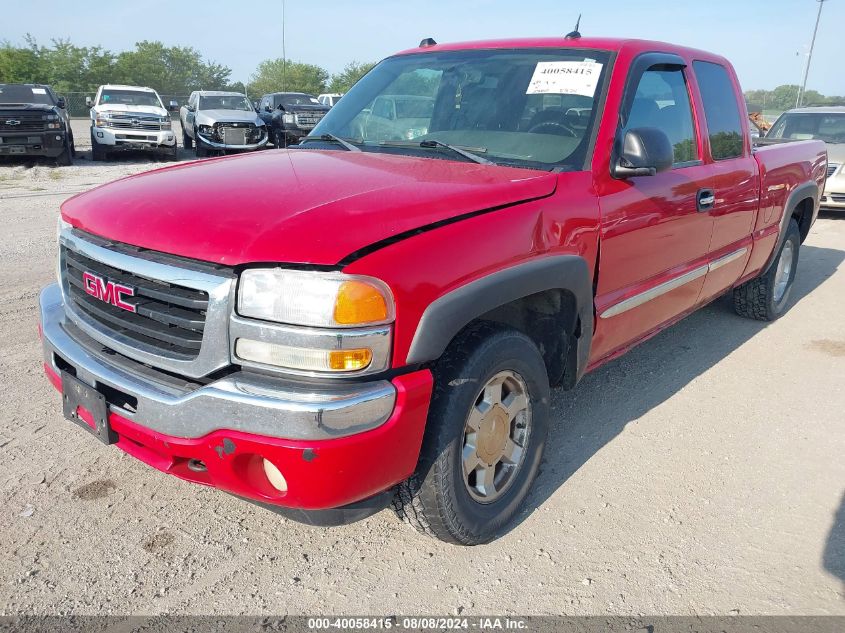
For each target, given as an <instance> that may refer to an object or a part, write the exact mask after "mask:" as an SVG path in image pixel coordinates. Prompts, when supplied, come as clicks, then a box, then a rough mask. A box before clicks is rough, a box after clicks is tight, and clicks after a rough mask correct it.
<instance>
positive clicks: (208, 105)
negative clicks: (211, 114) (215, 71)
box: [199, 95, 254, 112]
mask: <svg viewBox="0 0 845 633" xmlns="http://www.w3.org/2000/svg"><path fill="white" fill-rule="evenodd" d="M199 109H200V110H243V111H245V112H252V111H253V110H254V108H253V107H252V104H251V103H250V102H249V101H247V100H246V97H245V96H243V95H208V96H206V95H200V103H199Z"/></svg>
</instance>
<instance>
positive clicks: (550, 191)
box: [40, 37, 827, 544]
mask: <svg viewBox="0 0 845 633" xmlns="http://www.w3.org/2000/svg"><path fill="white" fill-rule="evenodd" d="M826 162H827V157H826V153H825V148H824V145H823V143H821V142H816V141H806V142H803V141H802V142H795V143H786V144H778V145H772V146H767V147H761V148H757V149H755V148H753V147H752V144H751V141H750V138H749V130H748V120H747V116H746V112H745V107H744V103H743V98H742V94H741V92H740V88H739V85H738V83H737V79H736V76H735V74H734V71H733V69H732V67H731V65H730V64H729V63H728V62H727V61H726V60H725V59H723V58H722V57H719V56H716V55H712V54H709V53H705V52H701V51H696V50H690V49H686V48H681V47H678V46H673V45H668V44H662V43H657V42H645V41H636V40H613V39H587V38H579V37H569V38H567V39H564V38H557V39H523V40H509V41H489V42H476V43H464V44H452V45H437V44H435V43H433V42H432V41H430V40H425V41H424V42H423V44H422V45H421V46H420V47H419V48H416V49H413V50H409V51H405V52H402V53H399V54H397V55H394V56H392V57H389V58H388V59H386V60H384V61H382V62H381V63H380V64H378V65H377V66H376V67H375V68H374V69H373V70H372V71H371V72H370V73H369V74H367V75H366V76H365V77H364V78H363V79H361V81H360V82H358V83H357V84H356V85H355V87H354V88H353V89H352V90H351V91H350V92H349V93H348V94H347V95H346V96H344V98H343V100H342V101H341V102H340V103H339V104H338V105H336V106H335V107H334V108H332V110H331V112H329V113H328V114H327V115H326V117H325V118H324V119H323V120H322V121H321V122H320V123H319V125H318V126H317V127H316V128H315V129H314V130H313V132H312V133H311V134H310V135H309V136H308V137H307V138H305V139H304V140H303V142H302V143H301V144H300V145H299V146H297V147H292V148H289V149H284V150H272V151H265V152H261V153H257V154H250V155H242V156H233V157H228V158H215V159H210V160H203V161H199V162H192V163H183V164H180V165H175V166H171V167H167V168H164V169H159V170H157V171H153V172H150V173H146V174H141V175H136V176H131V177H129V178H125V179H123V180H119V181H117V182H114V183H111V184H107V185H105V186H102V187H98V188H96V189H93V190H92V191H89V192H87V193H84V194H81V195H78V196H76V197H74V198H72V199H70V200H68V201H67V202H65V203H64V205H63V206H62V213H61V221H60V227H59V255H58V257H59V264H58V268H59V280H58V283H57V284H54V285H51V286H49V287H48V288H46V289H45V290H44V291H43V293H42V294H41V298H40V304H41V328H42V333H43V336H42V339H43V344H44V368H45V370H46V373H47V376H48V377H49V379H50V380H51V381H52V383H53V384H54V385H55V387H56V388H57V389H59V390H60V391H61V392H62V397H63V409H64V413H65V415H66V417H68V418H69V419H70V420H72V421H75V422H77V423H78V424H79V425H80V426H81V427H83V428H85V429H87V430H89V431H91V432H92V434H94V435H95V436H96V437H97V438H99V439H100V440H102V441H103V442H104V443H106V444H115V445H116V446H117V447H118V448H120V449H121V450H123V451H126V452H127V453H129V454H131V455H133V456H134V457H136V458H138V459H140V460H142V461H144V462H146V463H147V464H149V465H151V466H153V467H154V468H157V469H159V470H161V471H164V472H167V473H170V474H173V475H175V476H177V477H180V478H182V479H186V480H189V481H192V482H196V483H200V484H204V485H208V486H214V487H216V488H219V489H221V490H224V491H227V492H229V493H232V494H234V495H238V496H240V497H242V498H245V499H247V500H250V501H253V502H255V503H258V504H261V505H263V506H265V507H268V508H272V509H274V510H276V511H278V512H280V513H282V514H285V515H287V516H291V517H293V518H296V519H298V520H301V521H305V522H310V523H314V524H320V525H331V524H339V523H343V522H348V521H351V520H355V519H359V518H362V517H364V516H367V515H369V514H372V513H374V512H376V511H378V510H380V509H383V508H385V507H388V506H389V505H390V504H391V503H392V504H393V506H394V508H395V509H396V511H397V512H398V513H399V515H400V516H402V517H403V518H404V519H406V520H407V521H408V522H410V523H411V524H413V525H414V526H415V527H416V528H417V529H419V530H421V531H423V532H426V533H429V534H431V535H433V536H436V537H439V538H441V539H444V540H446V541H450V542H454V543H461V544H475V543H482V542H485V541H488V540H490V539H492V538H494V537H495V536H496V535H498V534H500V533H501V532H502V531H503V530H504V529H506V527H507V526H508V524H509V522H510V521H511V520H512V518H513V516H514V514H515V512H516V511H517V509H518V508H519V506H520V504H521V503H522V502H523V501H524V500H525V498H526V495H527V494H528V490H529V487H530V486H531V483H532V480H533V479H534V477H535V475H536V473H537V471H538V467H539V465H540V461H541V459H542V457H543V446H544V443H545V440H546V436H547V432H548V428H549V390H550V388H551V387H555V386H562V387H563V388H564V389H572V388H573V387H575V385H576V384H577V383H578V381H579V379H580V378H581V377H582V376H583V375H584V374H585V372H587V371H590V370H591V369H594V368H596V367H598V366H599V365H601V364H602V363H605V362H607V361H608V360H610V359H613V358H615V357H617V356H619V355H620V354H622V353H624V352H625V351H626V350H628V349H630V348H631V347H632V346H634V345H636V344H637V343H639V342H641V341H643V340H645V339H647V338H649V337H650V336H653V335H654V334H655V333H657V332H658V331H660V330H661V329H663V328H666V327H668V326H669V325H671V324H673V323H675V322H676V321H678V320H679V319H681V318H683V317H684V316H685V315H687V314H689V313H690V312H692V311H693V310H695V309H697V308H699V307H701V306H702V305H705V304H707V303H708V302H710V301H712V300H713V299H715V298H717V297H719V296H721V295H723V294H724V293H726V292H732V293H733V297H734V305H735V307H736V311H737V312H738V313H739V314H740V315H742V316H746V317H750V318H754V319H762V320H771V319H775V318H776V317H778V316H779V315H780V314H782V313H783V312H784V310H785V308H786V306H787V305H788V298H789V291H790V287H791V285H792V282H793V280H794V278H795V273H796V268H797V265H798V254H799V250H800V246H801V243H802V242H803V240H804V239H805V238H806V237H807V234H808V232H809V230H810V227H811V225H812V224H813V221H814V220H815V217H816V214H817V210H818V206H819V192H820V191H821V190H822V188H823V184H824V178H825V171H826V167H827V165H826ZM645 388H647V385H646V386H645Z"/></svg>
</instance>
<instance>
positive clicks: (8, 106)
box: [0, 103, 56, 112]
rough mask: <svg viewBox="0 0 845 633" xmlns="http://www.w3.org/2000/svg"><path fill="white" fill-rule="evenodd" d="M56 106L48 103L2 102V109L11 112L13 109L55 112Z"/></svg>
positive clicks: (0, 109)
mask: <svg viewBox="0 0 845 633" xmlns="http://www.w3.org/2000/svg"><path fill="white" fill-rule="evenodd" d="M55 109H56V106H51V105H48V104H46V103H0V111H2V112H10V111H12V110H18V111H27V112H53V111H54V110H55Z"/></svg>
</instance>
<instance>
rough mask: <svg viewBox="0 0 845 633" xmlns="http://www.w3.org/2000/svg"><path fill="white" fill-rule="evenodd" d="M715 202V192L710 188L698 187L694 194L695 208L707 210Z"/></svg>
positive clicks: (702, 210)
mask: <svg viewBox="0 0 845 633" xmlns="http://www.w3.org/2000/svg"><path fill="white" fill-rule="evenodd" d="M714 204H716V194H715V192H714V191H713V190H712V189H699V190H698V193H697V194H696V196H695V205H696V209H697V210H698V211H700V212H702V213H703V212H705V211H709V210H710V209H712V208H713V205H714Z"/></svg>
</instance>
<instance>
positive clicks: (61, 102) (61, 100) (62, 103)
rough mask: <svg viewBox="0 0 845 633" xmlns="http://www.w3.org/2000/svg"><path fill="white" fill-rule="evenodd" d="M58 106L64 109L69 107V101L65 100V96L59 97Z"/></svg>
mask: <svg viewBox="0 0 845 633" xmlns="http://www.w3.org/2000/svg"><path fill="white" fill-rule="evenodd" d="M56 107H58V108H61V109H62V110H64V109H65V108H66V107H67V102H66V101H65V98H64V97H59V98H58V99H56Z"/></svg>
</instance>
